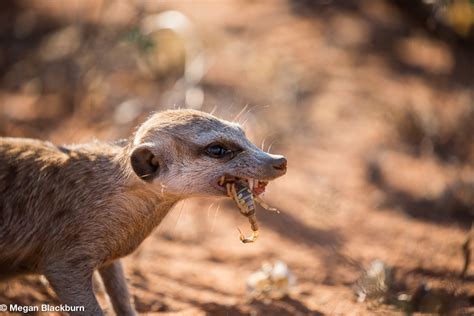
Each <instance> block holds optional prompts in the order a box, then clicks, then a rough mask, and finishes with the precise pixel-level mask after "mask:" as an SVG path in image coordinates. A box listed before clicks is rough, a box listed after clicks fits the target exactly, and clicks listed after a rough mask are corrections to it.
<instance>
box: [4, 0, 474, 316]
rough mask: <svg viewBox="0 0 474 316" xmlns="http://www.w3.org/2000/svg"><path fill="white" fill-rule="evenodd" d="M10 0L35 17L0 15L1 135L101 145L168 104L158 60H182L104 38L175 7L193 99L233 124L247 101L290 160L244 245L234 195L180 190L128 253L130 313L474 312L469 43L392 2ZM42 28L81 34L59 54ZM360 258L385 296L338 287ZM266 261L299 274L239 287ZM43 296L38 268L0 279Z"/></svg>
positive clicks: (473, 66) (22, 294)
mask: <svg viewBox="0 0 474 316" xmlns="http://www.w3.org/2000/svg"><path fill="white" fill-rule="evenodd" d="M19 3H21V4H22V5H21V6H19V7H15V8H9V10H13V11H12V12H14V14H13V13H12V14H9V16H10V18H12V19H20V18H19V17H22V16H23V18H24V19H26V18H25V14H36V15H37V19H36V21H39V22H37V23H39V24H38V25H40V26H41V27H40V26H38V27H37V28H36V29H35V30H34V31H31V30H30V31H31V32H33V33H31V34H32V35H26V36H25V37H21V36H20V37H19V36H16V37H14V36H12V37H11V38H9V37H8V36H7V35H8V34H10V33H14V30H9V29H8V28H9V27H10V26H5V25H4V32H3V35H2V47H3V48H2V52H3V53H2V56H1V57H2V58H0V59H1V67H2V74H3V75H2V79H1V80H2V81H1V86H0V88H1V90H0V135H1V136H26V137H38V138H43V139H49V140H52V141H54V142H57V143H73V142H85V141H89V140H91V139H94V138H98V139H103V140H113V139H117V138H123V137H127V136H128V135H130V133H131V132H132V131H133V127H134V126H135V124H137V123H139V122H140V121H142V120H143V119H144V118H145V117H146V116H147V115H148V113H149V112H150V111H156V110H160V109H164V108H173V107H176V106H181V104H182V103H181V102H182V99H179V97H178V98H176V97H175V96H174V94H177V95H180V93H181V92H182V91H181V90H182V87H181V86H180V85H177V84H175V80H174V79H173V78H174V77H173V76H174V74H173V73H172V70H170V69H175V71H176V72H177V73H179V71H180V70H179V65H180V62H179V61H178V62H176V63H177V64H178V66H176V65H174V68H173V67H172V66H173V61H169V60H168V64H172V66H169V67H168V68H166V67H165V68H166V69H165V70H162V68H160V69H158V70H156V72H157V73H158V75H157V76H154V75H153V74H152V75H150V73H149V72H146V71H142V69H141V68H140V67H138V66H137V61H136V60H137V58H135V57H136V56H139V57H140V58H142V57H141V56H142V55H140V54H138V53H136V51H133V54H132V53H130V52H131V50H130V48H127V45H126V44H123V42H121V41H119V40H116V41H115V40H114V38H116V37H114V36H116V34H118V33H120V32H121V31H122V30H126V29H127V28H129V27H130V25H133V24H134V23H136V21H137V16H140V14H142V15H143V14H144V12H145V13H150V12H159V11H163V10H168V9H172V10H179V11H181V12H182V13H184V14H185V15H186V16H188V17H189V18H190V20H191V21H192V22H193V23H194V28H195V31H196V34H199V38H200V40H201V42H202V47H203V50H204V53H205V60H206V73H205V75H204V78H203V80H202V82H201V84H200V86H201V87H202V89H203V91H204V105H203V107H202V109H203V110H206V111H212V110H214V111H215V114H216V115H218V116H221V117H224V118H227V119H230V120H232V119H234V118H235V117H236V116H237V115H238V113H239V112H241V110H242V109H243V108H244V107H245V106H246V108H245V110H244V111H243V112H242V113H241V115H239V117H238V118H237V121H239V122H241V123H242V124H243V125H244V127H245V129H246V130H247V133H248V135H249V137H250V138H251V139H252V140H253V141H254V142H255V143H256V144H258V145H261V146H262V147H264V148H265V149H267V148H269V146H270V145H272V146H271V152H272V153H280V154H284V155H285V156H287V158H288V161H289V163H288V164H289V165H288V166H289V167H288V168H289V169H288V173H287V175H286V176H284V177H283V178H280V179H277V180H276V181H274V182H273V183H271V184H270V185H269V186H268V189H267V192H266V193H265V196H264V198H265V200H266V201H267V202H268V203H269V204H271V205H272V206H275V207H277V208H278V209H279V210H280V211H281V212H280V214H276V213H272V212H268V211H265V210H263V209H261V210H259V211H258V218H259V221H260V226H261V232H260V233H261V234H260V238H259V239H258V241H257V242H256V243H254V244H242V243H241V242H240V241H239V239H238V231H237V227H240V228H243V229H244V230H245V231H247V232H248V231H249V227H248V223H247V222H246V219H245V218H243V217H242V216H241V215H240V214H239V212H238V211H237V209H236V208H235V206H234V205H233V204H232V203H231V201H229V200H227V199H221V200H217V199H191V200H186V201H184V202H180V203H179V204H178V205H177V206H176V207H175V208H174V210H173V211H172V212H171V213H170V214H169V215H168V216H167V217H166V218H165V220H164V222H163V223H162V224H161V225H160V226H159V227H158V228H157V230H156V231H155V232H154V233H153V234H152V235H151V236H150V237H149V238H148V239H147V240H146V241H145V242H144V243H143V244H142V245H141V246H140V248H139V249H138V250H137V251H136V252H135V253H133V254H132V255H130V256H129V257H127V258H125V259H124V264H125V269H126V273H127V276H128V279H129V285H130V291H131V293H132V295H133V298H134V301H135V306H136V308H137V310H138V311H139V312H140V313H142V314H143V315H404V314H405V313H406V312H408V311H414V312H420V313H421V312H423V311H424V312H427V313H434V314H436V313H440V314H449V315H472V314H474V270H473V269H474V267H472V266H471V268H470V270H468V272H467V274H466V276H465V277H464V278H460V277H459V274H460V272H461V269H462V266H463V252H462V244H463V242H464V241H465V239H466V237H467V234H468V232H469V227H470V225H471V223H472V220H473V218H474V185H472V184H474V168H473V162H474V156H473V153H474V150H473V146H474V138H473V135H474V129H473V127H472V126H471V125H473V123H472V120H471V119H473V118H474V115H473V114H472V113H474V112H473V111H474V110H472V108H473V107H474V92H473V87H474V53H473V51H474V50H473V49H472V48H469V47H464V46H462V45H458V44H457V43H451V42H447V41H445V40H444V39H442V38H439V37H437V36H435V35H433V33H431V32H429V31H428V30H427V29H426V28H425V27H424V26H423V23H418V22H417V21H414V20H413V18H412V17H410V16H407V15H406V14H404V13H403V12H402V11H401V9H400V8H399V7H397V6H395V5H394V4H393V3H392V2H390V1H314V2H312V1H302V0H300V1H296V0H293V1H290V0H275V1H251V0H240V1H237V0H229V1H222V2H218V1H210V0H209V1H156V2H153V1H148V2H144V4H143V3H142V4H143V5H142V6H133V5H132V4H131V3H130V2H126V1H122V2H119V1H116V2H107V1H104V2H94V1H84V2H82V4H80V5H79V4H77V6H72V5H71V6H67V5H64V6H61V7H59V6H57V5H56V6H54V5H52V4H51V3H52V2H47V1H46V2H40V1H28V2H19ZM48 3H49V4H48ZM78 3H79V2H78ZM97 3H100V5H97ZM96 6H103V7H102V8H99V9H97V7H96ZM104 6H106V9H104ZM25 7H26V8H33V9H32V11H28V10H26V9H25ZM71 7H72V8H71ZM91 8H92V9H91ZM137 8H139V9H137ZM93 9H94V10H93ZM100 10H102V11H100ZM99 11H100V12H101V13H100V14H101V15H98V13H97V12H99ZM3 12H7V11H3ZM19 12H20V13H21V14H20V13H19ZM25 12H27V13H25ZM28 12H30V13H28ZM31 12H34V13H31ZM78 12H79V13H78ZM98 16H99V17H100V18H98ZM5 21H6V20H5ZM71 21H72V22H71ZM97 21H99V22H100V23H99V22H97ZM5 23H7V22H5ZM10 24H11V25H15V23H10ZM10 24H8V25H10ZM97 25H99V26H100V28H98V27H97ZM57 30H61V32H63V33H56V32H58V31H57ZM78 30H79V31H78ZM117 30H119V31H117ZM67 31H68V32H69V33H67ZM35 32H36V33H35ZM65 32H66V33H65ZM15 34H16V33H15ZM28 34H30V33H28ZM58 34H62V35H63V36H66V41H65V42H61V41H60V43H62V45H66V44H64V43H69V42H68V40H67V39H68V38H70V37H71V36H73V35H74V34H76V35H77V34H79V38H82V39H83V40H84V39H85V38H87V39H88V42H86V43H85V44H82V46H80V47H72V48H70V47H69V46H68V47H69V48H65V50H66V53H65V55H60V56H59V57H57V56H56V57H55V56H52V54H51V53H49V52H48V50H47V49H48V47H49V46H47V45H53V47H54V40H53V39H51V38H52V37H54V36H58ZM64 34H66V35H64ZM111 34H112V35H111ZM28 36H30V37H28ZM48 41H49V42H48ZM51 43H52V44H51ZM111 43H113V44H111ZM160 43H161V44H162V45H161V46H160ZM160 43H159V45H158V46H157V47H158V50H160V48H163V50H166V45H165V44H167V43H168V44H169V43H171V44H169V45H170V46H172V45H173V41H172V40H168V41H167V40H166V39H165V40H163V39H162V40H161V42H160ZM66 46H67V45H66ZM177 46H179V45H177ZM45 47H46V48H45ZM60 47H62V48H64V46H60ZM68 49H69V50H68ZM176 49H177V50H178V51H179V49H180V48H179V47H178V48H176ZM45 51H46V53H44V52H45ZM171 51H173V50H172V49H171ZM45 54H46V55H45ZM134 54H135V55H134ZM138 59H139V58H138ZM165 64H166V63H165ZM168 64H166V65H168ZM91 65H92V66H91ZM157 67H158V66H157ZM158 68H159V67H158ZM176 69H178V70H176ZM163 73H164V74H163ZM167 73H170V75H169V76H167V75H166V74H167ZM127 104H128V105H129V104H133V105H134V106H132V107H130V106H127ZM130 108H132V109H138V110H137V111H136V112H133V111H132V112H130V111H129V112H127V109H128V110H129V109H130ZM120 109H122V110H120ZM124 109H125V110H124ZM470 109H471V110H470ZM120 111H125V113H126V114H121V113H122V112H120ZM124 115H125V116H126V118H125V119H123V117H122V116H124ZM128 117H130V119H127V118H128ZM470 185H471V186H470ZM375 259H379V260H382V261H383V262H384V263H385V264H386V265H387V266H390V267H392V269H393V281H392V283H391V285H390V289H389V290H388V293H387V295H386V298H385V301H384V302H370V303H368V302H364V303H359V302H357V296H356V295H355V293H354V289H353V288H354V285H355V284H356V282H357V280H358V278H359V277H360V276H361V274H362V273H363V269H364V268H367V267H368V266H369V264H370V263H371V262H372V261H373V260H375ZM277 260H281V261H283V262H285V263H286V264H287V265H288V267H289V269H290V270H291V271H292V273H293V274H294V276H295V277H296V283H295V285H294V286H293V287H292V288H291V289H290V291H289V293H288V295H287V296H285V297H284V298H282V299H279V300H273V301H262V300H258V299H253V298H252V297H250V296H249V295H248V293H247V291H246V285H245V284H246V279H247V278H248V276H249V275H250V274H251V273H253V272H255V271H257V270H258V269H259V268H260V267H261V265H262V264H263V263H265V262H276V261H277ZM423 287H426V290H424V291H423V290H422V289H423ZM428 288H429V289H428ZM99 292H100V291H99ZM420 293H421V294H420ZM401 294H407V295H408V296H409V297H412V299H411V301H410V303H409V307H406V306H405V307H403V306H402V307H401V306H400V304H399V303H400V302H399V300H398V299H397V298H399V297H400V295H401ZM415 296H416V297H417V299H414V298H413V297H415ZM99 297H100V299H101V302H102V304H103V306H104V308H106V309H107V310H108V311H109V312H111V310H110V307H108V306H107V302H106V299H105V298H104V296H103V294H102V293H99ZM46 302H49V303H58V301H57V299H56V297H55V295H54V293H52V291H51V290H50V289H49V288H48V286H47V284H45V283H44V282H42V281H41V280H40V278H38V277H34V276H28V277H22V278H18V279H15V280H11V281H9V282H8V283H5V284H0V303H17V304H21V305H28V304H33V305H35V304H36V305H37V304H42V303H46ZM397 302H398V303H397Z"/></svg>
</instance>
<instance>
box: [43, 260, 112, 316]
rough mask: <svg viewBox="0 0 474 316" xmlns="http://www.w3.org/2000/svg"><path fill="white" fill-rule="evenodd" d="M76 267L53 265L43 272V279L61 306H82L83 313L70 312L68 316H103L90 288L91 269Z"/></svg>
mask: <svg viewBox="0 0 474 316" xmlns="http://www.w3.org/2000/svg"><path fill="white" fill-rule="evenodd" d="M77 266H78V265H55V266H51V267H50V269H48V271H46V272H45V277H46V279H47V280H48V282H49V284H50V285H51V287H52V288H53V289H54V291H55V292H56V294H57V295H58V297H59V299H60V300H61V302H62V303H63V304H66V305H69V306H84V312H71V313H70V315H93V316H103V315H104V313H103V312H102V309H101V308H100V306H99V303H98V302H97V299H96V297H95V295H94V291H93V287H92V274H93V271H94V270H93V268H91V269H89V268H85V267H81V270H79V271H78V269H77Z"/></svg>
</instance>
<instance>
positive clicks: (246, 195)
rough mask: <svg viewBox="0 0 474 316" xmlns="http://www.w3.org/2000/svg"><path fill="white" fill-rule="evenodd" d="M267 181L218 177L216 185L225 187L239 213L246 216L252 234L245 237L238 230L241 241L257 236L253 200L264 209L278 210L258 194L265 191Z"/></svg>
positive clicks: (250, 239) (255, 238)
mask: <svg viewBox="0 0 474 316" xmlns="http://www.w3.org/2000/svg"><path fill="white" fill-rule="evenodd" d="M267 184H268V181H266V180H258V179H245V178H239V177H234V176H222V177H220V178H219V181H218V185H219V186H220V187H222V188H225V189H226V191H227V195H228V196H229V197H230V198H231V199H232V200H233V201H234V202H235V204H236V206H237V207H238V208H239V210H240V213H241V214H242V215H244V216H245V217H247V218H248V220H249V223H250V227H251V228H252V235H251V236H249V237H245V236H244V234H243V233H242V231H241V230H240V229H239V232H240V240H241V241H242V242H243V243H252V242H254V241H255V240H257V238H258V223H257V218H256V216H255V202H257V203H258V204H260V206H262V207H263V208H264V209H266V210H269V211H275V212H278V210H277V209H275V208H273V207H270V206H269V205H268V204H267V203H265V202H264V201H263V200H262V199H261V198H260V195H261V194H262V193H263V192H265V187H266V186H267Z"/></svg>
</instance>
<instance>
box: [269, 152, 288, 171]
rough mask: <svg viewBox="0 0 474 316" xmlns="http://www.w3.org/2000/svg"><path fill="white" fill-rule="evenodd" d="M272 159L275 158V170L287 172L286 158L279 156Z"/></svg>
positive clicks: (273, 163)
mask: <svg viewBox="0 0 474 316" xmlns="http://www.w3.org/2000/svg"><path fill="white" fill-rule="evenodd" d="M272 158H273V161H272V165H273V168H274V169H276V170H280V171H286V165H287V161H286V158H285V157H283V156H279V155H272Z"/></svg>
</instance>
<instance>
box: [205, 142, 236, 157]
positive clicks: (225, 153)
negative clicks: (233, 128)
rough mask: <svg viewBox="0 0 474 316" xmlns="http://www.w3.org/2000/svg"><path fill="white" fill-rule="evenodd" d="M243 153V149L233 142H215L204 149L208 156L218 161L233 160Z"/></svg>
mask: <svg viewBox="0 0 474 316" xmlns="http://www.w3.org/2000/svg"><path fill="white" fill-rule="evenodd" d="M241 151H242V148H241V147H240V146H238V145H236V144H234V143H232V142H214V143H211V144H209V145H207V146H206V147H205V149H204V153H205V154H206V155H207V156H209V157H211V158H216V159H224V158H226V159H232V158H234V157H235V156H236V155H237V154H238V153H239V152H241Z"/></svg>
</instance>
